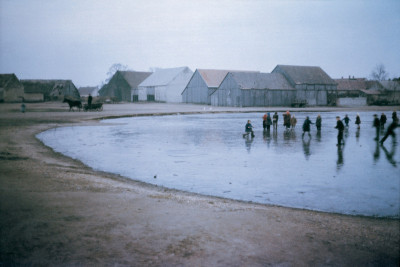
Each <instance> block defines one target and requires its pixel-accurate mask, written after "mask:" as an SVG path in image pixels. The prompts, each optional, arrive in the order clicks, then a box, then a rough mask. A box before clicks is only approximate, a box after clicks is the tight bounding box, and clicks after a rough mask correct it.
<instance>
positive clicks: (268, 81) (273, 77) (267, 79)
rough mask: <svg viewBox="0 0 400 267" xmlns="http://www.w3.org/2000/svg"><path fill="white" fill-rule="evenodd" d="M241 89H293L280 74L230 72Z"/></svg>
mask: <svg viewBox="0 0 400 267" xmlns="http://www.w3.org/2000/svg"><path fill="white" fill-rule="evenodd" d="M231 74H232V78H233V79H234V80H235V81H236V83H237V84H238V85H239V86H240V88H241V89H271V90H274V89H275V90H279V89H280V90H290V89H294V88H293V87H292V86H291V85H290V84H289V82H288V81H287V80H286V79H285V77H284V76H283V75H282V74H280V73H257V72H231Z"/></svg>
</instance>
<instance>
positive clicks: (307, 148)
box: [303, 138, 311, 160]
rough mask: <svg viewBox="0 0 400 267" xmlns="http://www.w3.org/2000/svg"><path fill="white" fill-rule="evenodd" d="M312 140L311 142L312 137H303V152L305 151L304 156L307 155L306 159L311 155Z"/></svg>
mask: <svg viewBox="0 0 400 267" xmlns="http://www.w3.org/2000/svg"><path fill="white" fill-rule="evenodd" d="M310 142H311V139H310V138H307V141H306V140H305V139H303V152H304V156H305V157H306V160H308V159H309V158H310V155H311V152H310Z"/></svg>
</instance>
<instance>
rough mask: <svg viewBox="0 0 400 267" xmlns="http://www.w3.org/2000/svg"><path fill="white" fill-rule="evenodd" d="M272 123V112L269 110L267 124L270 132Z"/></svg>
mask: <svg viewBox="0 0 400 267" xmlns="http://www.w3.org/2000/svg"><path fill="white" fill-rule="evenodd" d="M271 125H272V120H271V114H270V113H269V112H268V113H267V119H266V126H267V131H268V132H269V129H270V127H271Z"/></svg>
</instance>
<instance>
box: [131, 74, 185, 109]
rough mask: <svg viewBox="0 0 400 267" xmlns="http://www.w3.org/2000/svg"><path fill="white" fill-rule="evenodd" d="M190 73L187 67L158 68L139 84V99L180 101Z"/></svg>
mask: <svg viewBox="0 0 400 267" xmlns="http://www.w3.org/2000/svg"><path fill="white" fill-rule="evenodd" d="M192 75H193V71H192V70H190V69H189V68H188V67H179V68H169V69H158V70H156V71H155V72H154V73H153V74H151V75H150V76H149V77H148V78H146V79H145V80H144V81H143V82H142V83H140V84H139V86H138V97H139V101H157V102H169V103H180V102H182V96H181V94H182V91H183V90H184V89H185V87H186V85H187V83H188V82H189V80H190V78H191V77H192Z"/></svg>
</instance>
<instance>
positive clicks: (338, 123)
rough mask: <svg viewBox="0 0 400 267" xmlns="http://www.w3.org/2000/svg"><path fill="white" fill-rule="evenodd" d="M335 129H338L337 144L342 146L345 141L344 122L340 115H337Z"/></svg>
mask: <svg viewBox="0 0 400 267" xmlns="http://www.w3.org/2000/svg"><path fill="white" fill-rule="evenodd" d="M335 129H338V135H337V144H336V146H340V145H341V144H342V141H343V131H344V124H343V122H342V121H341V120H340V117H339V116H337V117H336V127H335ZM343 144H344V142H343Z"/></svg>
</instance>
